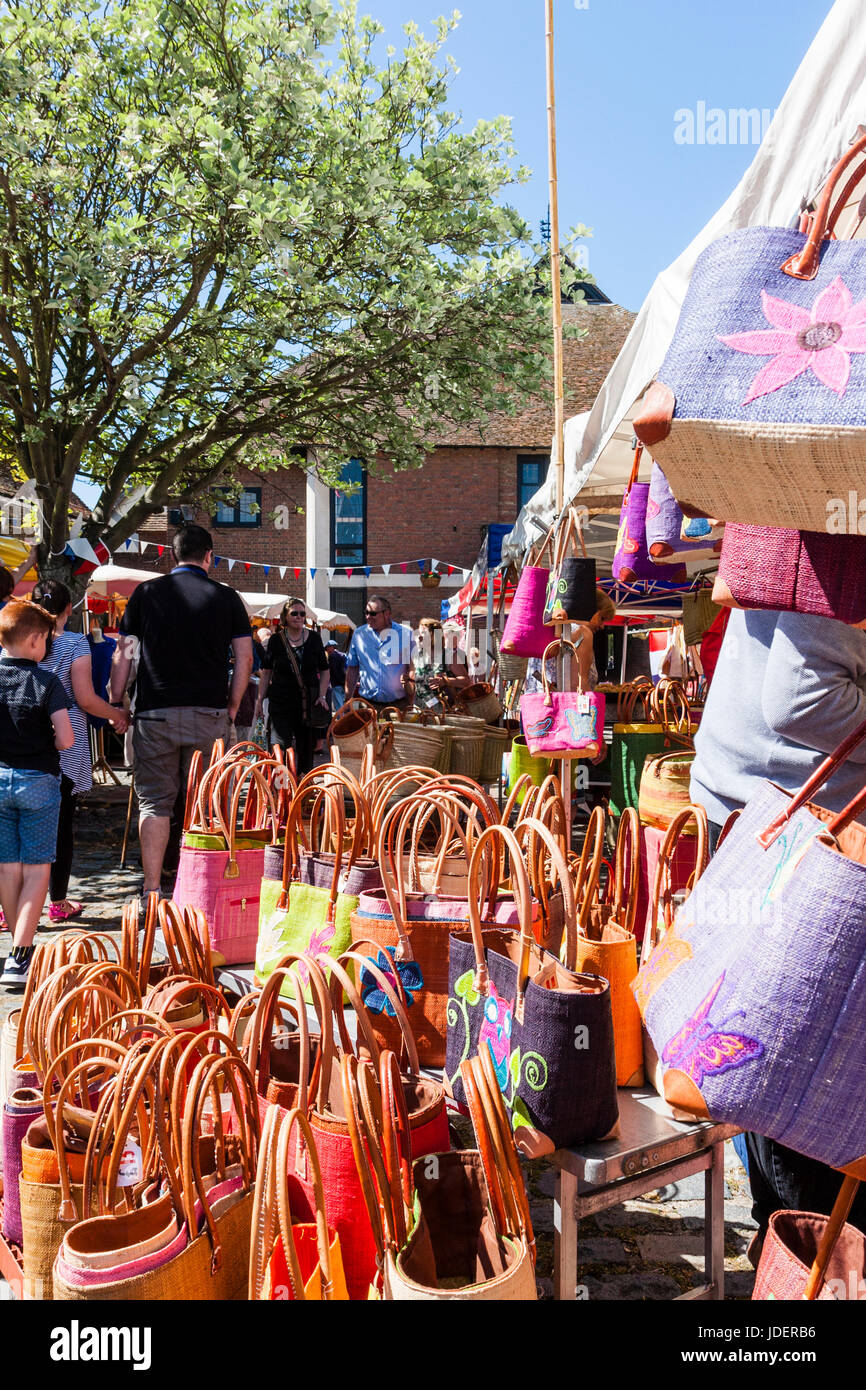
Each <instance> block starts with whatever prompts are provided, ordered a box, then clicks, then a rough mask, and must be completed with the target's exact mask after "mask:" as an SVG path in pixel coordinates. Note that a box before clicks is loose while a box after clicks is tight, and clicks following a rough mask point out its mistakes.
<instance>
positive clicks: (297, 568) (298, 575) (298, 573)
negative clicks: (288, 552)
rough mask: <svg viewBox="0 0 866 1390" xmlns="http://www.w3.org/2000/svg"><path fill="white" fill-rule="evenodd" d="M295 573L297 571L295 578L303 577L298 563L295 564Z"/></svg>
mask: <svg viewBox="0 0 866 1390" xmlns="http://www.w3.org/2000/svg"><path fill="white" fill-rule="evenodd" d="M294 573H295V578H296V579H300V577H301V571H300V567H299V566H298V565H296V566H295V571H294Z"/></svg>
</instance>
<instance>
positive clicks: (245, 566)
mask: <svg viewBox="0 0 866 1390" xmlns="http://www.w3.org/2000/svg"><path fill="white" fill-rule="evenodd" d="M251 568H252V567H251V565H250V563H249V561H248V560H247V561H246V562H245V564H244V569H245V570H246V572H247V574H249V572H250V569H251Z"/></svg>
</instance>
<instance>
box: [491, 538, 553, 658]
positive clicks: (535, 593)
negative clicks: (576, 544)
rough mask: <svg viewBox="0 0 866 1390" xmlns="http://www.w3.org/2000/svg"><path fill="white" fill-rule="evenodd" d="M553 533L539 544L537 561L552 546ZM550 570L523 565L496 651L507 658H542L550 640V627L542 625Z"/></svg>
mask: <svg viewBox="0 0 866 1390" xmlns="http://www.w3.org/2000/svg"><path fill="white" fill-rule="evenodd" d="M552 536H553V532H552V531H549V532H548V534H547V536H546V537H545V538H544V541H543V542H542V546H541V550H540V551H539V554H538V557H537V559H538V560H539V561H541V560H543V559H544V554H545V551H546V550H548V548H549V547H551V545H552ZM549 579H550V570H549V568H547V567H546V566H543V565H541V564H534V565H524V567H523V569H522V570H521V573H520V578H519V579H518V581H517V589H516V591H515V594H514V598H513V599H512V601H511V611H510V612H509V614H508V617H507V618H506V620H505V630H504V632H503V634H502V640H501V642H500V643H499V650H500V651H501V652H502V653H503V654H504V655H506V656H541V654H542V652H543V651H544V649H545V647H546V646H547V644H548V642H549V641H550V628H549V627H545V625H544V603H545V599H546V598H547V584H548V580H549Z"/></svg>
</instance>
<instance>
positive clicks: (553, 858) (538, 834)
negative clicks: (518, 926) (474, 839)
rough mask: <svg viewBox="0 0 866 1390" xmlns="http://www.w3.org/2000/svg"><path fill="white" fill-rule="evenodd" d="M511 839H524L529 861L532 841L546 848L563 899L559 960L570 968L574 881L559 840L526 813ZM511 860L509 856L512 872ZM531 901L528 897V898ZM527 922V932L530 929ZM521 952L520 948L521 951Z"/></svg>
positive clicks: (574, 948) (573, 954) (574, 931)
mask: <svg viewBox="0 0 866 1390" xmlns="http://www.w3.org/2000/svg"><path fill="white" fill-rule="evenodd" d="M514 839H515V842H516V844H517V845H518V847H519V845H520V843H521V841H522V840H526V842H527V845H526V859H527V860H528V861H531V860H532V858H533V857H534V845H535V844H543V845H544V848H545V850H546V851H547V861H548V865H549V867H550V869H552V871H553V875H554V882H555V883H556V884H558V886H559V888H560V890H561V892H562V899H563V915H564V917H565V955H564V960H563V964H564V965H565V968H566V970H571V971H574V969H575V968H576V963H577V921H576V918H577V913H576V910H575V897H574V885H573V884H572V881H571V874H570V873H569V871H568V861H567V860H566V857H565V854H564V853H563V849H562V845H561V843H560V842H559V841H558V840H557V839H556V836H555V835H554V834H553V832H552V831H551V830H550V829H549V827H548V826H547V825H545V823H544V821H543V820H540V819H539V818H538V817H536V816H530V817H528V818H527V819H526V820H522V821H520V823H519V824H518V825H516V826H515V827H514ZM513 869H514V862H513V858H512V872H513ZM530 901H531V900H530ZM531 930H532V929H531V926H530V933H531ZM523 954H525V952H521V955H523Z"/></svg>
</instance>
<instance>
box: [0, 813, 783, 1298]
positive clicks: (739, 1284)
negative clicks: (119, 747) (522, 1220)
mask: <svg viewBox="0 0 866 1390" xmlns="http://www.w3.org/2000/svg"><path fill="white" fill-rule="evenodd" d="M126 800H127V791H126V787H125V786H124V787H121V788H116V787H108V788H104V787H96V788H94V791H93V792H92V793H91V794H90V795H89V796H88V797H87V798H86V800H85V801H84V803H83V805H82V806H81V809H80V813H79V817H78V823H77V829H76V857H75V874H74V875H73V879H72V883H71V885H70V889H69V896H70V897H71V898H74V899H80V900H81V901H82V902H84V903H85V904H86V912H85V914H84V916H83V917H82V918H80V919H79V921H78V922H76V923H75V924H74V925H76V926H78V925H80V926H82V927H85V928H86V927H88V926H89V927H93V928H94V929H96V930H100V931H106V930H112V929H119V927H120V914H121V909H122V906H123V903H124V901H125V900H126V899H127V898H128V897H130V896H132V895H133V894H134V893H136V892H138V891H139V890H140V887H141V870H140V866H139V860H138V844H137V840H136V838H135V836H134V834H133V839H132V844H131V846H130V853H129V856H128V860H129V865H130V867H128V868H127V869H125V870H124V869H121V868H119V863H120V851H121V843H122V837H123V823H124V817H125V813H126ZM44 935H45V933H42V932H40V936H44ZM8 947H9V936H8V933H6V932H2V933H0V957H3V956H5V955H6V952H7V951H8ZM18 1000H20V996H19V995H13V994H10V993H9V992H7V991H0V1021H2V1019H4V1018H5V1017H6V1015H7V1014H8V1013H9V1012H10V1011H11V1010H12V1009H14V1008H15V1007H16V1001H18ZM526 1173H527V1178H528V1185H529V1193H530V1202H531V1211H532V1220H533V1224H534V1227H535V1233H536V1240H537V1243H538V1249H539V1259H538V1276H539V1287H540V1292H541V1293H542V1296H543V1297H547V1298H550V1297H552V1293H553V1282H552V1273H553V1189H554V1169H553V1168H552V1166H551V1165H550V1164H549V1163H546V1162H544V1160H539V1161H538V1162H535V1163H531V1164H528V1165H526ZM703 1185H704V1179H703V1175H702V1174H698V1175H696V1176H694V1177H691V1178H686V1179H684V1180H683V1181H682V1182H680V1183H677V1184H676V1185H674V1186H670V1187H667V1188H664V1189H662V1190H660V1191H658V1192H650V1193H647V1194H646V1196H645V1197H643V1198H642V1199H641V1200H640V1201H633V1202H626V1203H624V1204H623V1205H622V1206H619V1207H614V1208H612V1209H610V1210H608V1211H604V1212H600V1213H598V1215H596V1216H593V1217H587V1218H586V1220H584V1221H582V1222H581V1223H580V1244H579V1254H578V1258H579V1267H578V1278H579V1280H580V1284H581V1286H582V1295H583V1296H585V1297H586V1298H588V1299H590V1300H594V1299H601V1300H604V1299H628V1300H642V1299H662V1300H667V1299H671V1298H675V1297H677V1295H678V1294H681V1293H685V1292H687V1291H688V1290H689V1289H691V1288H695V1287H696V1286H697V1285H699V1284H701V1283H702V1282H703V1278H704V1275H703V1269H704V1258H703V1241H704V1237H703V1229H704V1222H703ZM750 1209H751V1199H750V1196H749V1185H748V1181H747V1179H746V1175H745V1173H744V1171H743V1168H742V1165H741V1164H740V1161H739V1159H738V1158H737V1156H736V1154H735V1152H734V1149H733V1145H732V1144H730V1143H729V1144H727V1145H726V1146H725V1296H726V1298H728V1299H747V1298H749V1297H750V1296H751V1291H752V1284H753V1281H754V1272H753V1270H752V1267H751V1265H750V1263H749V1261H748V1260H747V1258H746V1248H747V1246H748V1244H749V1241H750V1239H751V1237H752V1235H753V1233H754V1231H755V1223H754V1221H753V1220H752V1218H751V1214H750Z"/></svg>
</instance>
